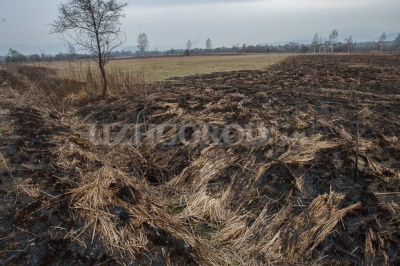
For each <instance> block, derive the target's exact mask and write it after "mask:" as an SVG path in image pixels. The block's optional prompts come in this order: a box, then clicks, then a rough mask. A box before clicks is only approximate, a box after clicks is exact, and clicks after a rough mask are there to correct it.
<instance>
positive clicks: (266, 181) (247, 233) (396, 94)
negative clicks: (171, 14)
mask: <svg viewBox="0 0 400 266" xmlns="http://www.w3.org/2000/svg"><path fill="white" fill-rule="evenodd" d="M0 74H1V75H0V85H1V90H2V91H1V101H0V123H1V124H0V132H1V136H0V152H1V158H0V209H1V213H2V215H1V217H0V230H1V231H0V261H1V262H0V263H2V264H4V265H20V264H26V265H70V264H79V265H97V264H105V265H113V264H126V265H198V264H201V265H224V264H225V265H232V264H233V265H266V264H287V265H290V264H294V265H299V264H301V265H302V264H307V265H312V264H314V265H331V264H335V265H336V264H337V265H398V264H400V253H399V250H400V140H399V138H400V121H399V117H400V56H398V55H324V56H319V55H318V56H317V55H315V56H314V55H308V56H295V57H289V58H288V59H286V60H285V61H284V62H282V63H281V64H278V65H275V66H272V67H269V68H268V69H264V70H257V71H235V72H224V73H213V74H207V75H196V76H190V77H185V78H177V79H171V80H168V81H167V82H165V83H162V84H156V85H154V90H153V91H152V88H153V87H152V86H147V87H146V91H145V92H143V93H139V92H136V93H134V94H133V95H130V96H129V95H128V96H124V97H121V98H115V97H114V98H110V99H108V100H101V99H98V100H93V101H91V102H90V103H88V104H85V105H74V106H71V108H70V109H68V110H65V109H63V111H64V112H62V111H60V109H57V108H54V106H55V105H51V104H49V103H51V99H48V98H45V99H46V100H44V101H42V102H38V100H40V99H41V98H36V95H34V94H32V91H33V90H34V89H35V88H37V87H40V88H41V90H40V91H41V92H43V90H46V89H52V88H51V87H52V86H53V87H55V88H54V90H53V91H52V92H54V91H57V88H58V87H57V84H59V83H58V82H59V81H57V80H56V79H55V78H54V73H52V72H51V71H48V70H47V69H38V68H29V67H13V68H12V69H11V68H5V67H3V69H0ZM46 80H47V81H48V82H50V84H51V85H49V83H46V82H45V81H46ZM64 93H65V92H60V94H64ZM38 97H39V96H38ZM59 101H60V99H57V102H59ZM127 125H129V127H127ZM171 125H174V126H176V127H174V126H171ZM187 125H191V126H190V127H186V130H184V131H183V132H179V129H180V128H182V127H185V126H187ZM205 125H206V127H204V126H205ZM232 125H235V126H234V127H233V128H236V129H237V128H240V129H244V128H245V126H246V125H258V126H259V127H261V128H263V129H265V131H252V132H251V133H253V135H254V134H256V135H257V133H258V134H261V133H262V132H264V133H265V135H263V136H264V137H265V136H266V137H265V138H261V141H256V143H251V144H249V143H248V142H245V141H238V140H239V139H240V138H239V137H238V136H239V135H240V134H244V133H243V132H244V131H240V130H236V131H235V130H231V131H230V133H231V134H230V135H229V137H227V138H225V137H226V136H224V135H223V130H224V129H226V128H227V127H228V126H232ZM133 126H136V127H138V128H140V129H141V130H140V140H141V141H140V142H135V141H133V140H134V138H135V137H137V136H138V135H137V134H136V135H135V132H134V131H133V130H132V129H133ZM124 127H125V129H126V128H128V129H127V130H125V131H123V130H122V129H124ZM231 128H232V127H231ZM105 129H109V131H110V138H111V140H112V141H108V142H107V141H105V140H106V139H105V138H104V136H105V135H104V132H105V131H104V130H105ZM200 129H202V130H203V131H201V133H204V130H209V131H208V132H210V131H212V133H213V134H212V136H214V138H204V139H201V141H196V133H197V132H196V130H197V131H199V130H200ZM121 132H123V133H121ZM154 132H158V133H160V132H161V133H160V134H161V135H154V134H153V133H154ZM260 132H261V133H260ZM357 132H358V133H357ZM118 134H120V135H119V138H118ZM121 134H122V135H121ZM179 134H181V135H179ZM182 134H183V135H184V141H182ZM178 135H179V136H180V138H179V137H178V138H177V136H178ZM357 135H359V137H357ZM154 136H161V137H158V138H154ZM229 140H232V141H229ZM357 143H358V145H357ZM357 150H358V152H357ZM357 154H358V156H357ZM356 169H357V171H356Z"/></svg>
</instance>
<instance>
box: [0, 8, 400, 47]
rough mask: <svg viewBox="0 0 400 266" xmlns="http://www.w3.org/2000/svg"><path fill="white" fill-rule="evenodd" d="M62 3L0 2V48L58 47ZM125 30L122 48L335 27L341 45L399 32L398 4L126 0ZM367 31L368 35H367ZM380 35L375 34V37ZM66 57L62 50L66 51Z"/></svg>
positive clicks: (228, 42)
mask: <svg viewBox="0 0 400 266" xmlns="http://www.w3.org/2000/svg"><path fill="white" fill-rule="evenodd" d="M60 2H66V0H0V45H5V44H6V45H8V44H25V45H34V46H42V45H46V44H51V43H60V39H59V38H60V37H61V36H57V35H52V34H49V31H50V27H49V26H48V24H49V23H50V22H52V21H54V20H55V19H56V16H57V5H58V4H59V3H60ZM127 2H128V6H127V8H126V9H125V13H126V17H125V18H124V19H123V21H122V23H123V27H124V29H125V31H126V36H127V39H128V40H127V43H126V44H125V46H129V45H136V39H137V36H138V34H139V33H141V32H145V33H146V34H147V35H148V39H149V42H150V46H151V47H152V48H154V47H158V48H159V49H165V48H167V47H169V46H171V47H172V46H175V47H176V46H179V45H180V46H182V47H183V46H184V45H185V43H186V41H187V40H188V39H189V38H190V39H191V40H192V43H193V46H194V47H204V46H205V41H206V39H207V38H210V39H211V40H212V43H213V46H214V47H218V46H223V45H224V46H228V47H231V46H232V45H235V44H238V43H239V44H240V45H241V44H243V43H246V44H258V43H272V42H278V41H290V40H300V39H307V38H308V39H312V37H313V35H314V34H315V33H316V32H320V33H321V34H327V33H328V32H329V31H331V30H333V29H334V28H337V29H338V30H339V40H343V39H345V38H347V37H348V36H345V35H348V34H353V35H355V36H353V38H354V39H357V35H358V36H359V38H362V36H363V29H366V30H375V32H376V34H379V33H378V32H380V33H381V31H386V33H397V32H400V15H399V11H400V0H260V1H254V0H237V1H229V0H225V1H223V0H202V1H197V0H185V1H184V0H172V1H170V0H168V1H167V0H136V1H133V0H128V1H127ZM369 32H371V31H369ZM378 36H379V35H378ZM64 52H65V51H64Z"/></svg>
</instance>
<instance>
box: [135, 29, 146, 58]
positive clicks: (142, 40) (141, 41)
mask: <svg viewBox="0 0 400 266" xmlns="http://www.w3.org/2000/svg"><path fill="white" fill-rule="evenodd" d="M137 42H138V46H137V47H138V48H139V52H140V54H141V55H143V56H144V53H145V52H146V50H147V48H149V41H148V40H147V35H146V33H140V34H139V36H138V38H137Z"/></svg>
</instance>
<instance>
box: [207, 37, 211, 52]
mask: <svg viewBox="0 0 400 266" xmlns="http://www.w3.org/2000/svg"><path fill="white" fill-rule="evenodd" d="M206 50H207V51H211V50H212V43H211V40H210V38H208V39H207V41H206Z"/></svg>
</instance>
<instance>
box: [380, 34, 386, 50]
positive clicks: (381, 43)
mask: <svg viewBox="0 0 400 266" xmlns="http://www.w3.org/2000/svg"><path fill="white" fill-rule="evenodd" d="M385 42H386V33H385V32H384V33H382V35H381V37H379V45H380V47H381V49H380V50H379V52H380V53H382V50H383V45H385Z"/></svg>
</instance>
